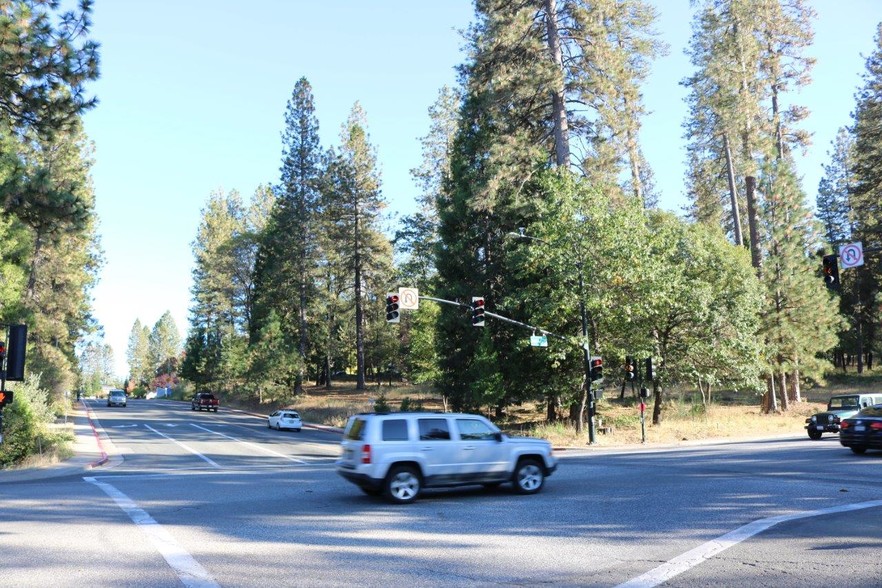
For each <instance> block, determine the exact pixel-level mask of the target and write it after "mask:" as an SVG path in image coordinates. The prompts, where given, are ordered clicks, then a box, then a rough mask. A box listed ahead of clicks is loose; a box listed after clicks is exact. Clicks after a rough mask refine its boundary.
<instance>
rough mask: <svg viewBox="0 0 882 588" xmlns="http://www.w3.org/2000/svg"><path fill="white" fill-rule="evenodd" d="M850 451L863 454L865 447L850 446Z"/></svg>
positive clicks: (865, 450)
mask: <svg viewBox="0 0 882 588" xmlns="http://www.w3.org/2000/svg"><path fill="white" fill-rule="evenodd" d="M851 450H852V452H854V453H857V454H858V455H863V454H865V453H866V452H867V448H866V447H852V448H851Z"/></svg>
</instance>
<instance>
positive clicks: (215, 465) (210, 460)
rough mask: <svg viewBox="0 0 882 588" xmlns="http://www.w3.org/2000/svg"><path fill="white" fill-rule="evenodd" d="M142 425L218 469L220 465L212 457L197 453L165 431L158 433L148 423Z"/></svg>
mask: <svg viewBox="0 0 882 588" xmlns="http://www.w3.org/2000/svg"><path fill="white" fill-rule="evenodd" d="M144 426H145V427H147V428H148V429H150V430H151V431H153V432H154V433H156V434H157V435H160V436H162V437H165V438H166V439H168V440H169V441H171V442H172V443H174V444H176V445H177V446H179V447H183V448H184V449H186V450H187V451H189V452H190V453H192V454H193V455H195V456H196V457H199V458H201V459H204V460H205V461H206V462H207V463H209V464H211V465H213V466H214V467H216V468H217V469H220V466H219V465H217V463H215V462H214V461H212V459H211V458H210V457H208V456H207V455H202V454H201V453H199V452H198V451H196V450H195V449H193V448H191V447H187V446H186V445H184V444H183V443H181V442H180V441H178V440H177V439H174V438H172V437H169V436H168V435H166V434H165V433H160V432H159V431H157V430H156V429H154V428H153V427H151V426H150V425H144Z"/></svg>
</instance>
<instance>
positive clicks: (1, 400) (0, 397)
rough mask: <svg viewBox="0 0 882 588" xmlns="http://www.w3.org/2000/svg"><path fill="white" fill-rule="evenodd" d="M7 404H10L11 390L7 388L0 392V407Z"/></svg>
mask: <svg viewBox="0 0 882 588" xmlns="http://www.w3.org/2000/svg"><path fill="white" fill-rule="evenodd" d="M7 404H12V392H10V391H9V390H4V391H2V392H0V408H2V407H4V406H6V405H7Z"/></svg>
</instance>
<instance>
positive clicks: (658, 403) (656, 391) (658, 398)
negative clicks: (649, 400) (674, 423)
mask: <svg viewBox="0 0 882 588" xmlns="http://www.w3.org/2000/svg"><path fill="white" fill-rule="evenodd" d="M652 396H653V404H652V424H653V425H660V424H661V411H662V389H661V387H660V386H659V385H658V382H656V381H653V382H652Z"/></svg>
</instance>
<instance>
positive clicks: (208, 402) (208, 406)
mask: <svg viewBox="0 0 882 588" xmlns="http://www.w3.org/2000/svg"><path fill="white" fill-rule="evenodd" d="M219 404H220V403H219V402H218V401H217V397H215V395H214V394H212V393H211V392H198V393H197V394H195V395H194V396H193V400H192V401H191V402H190V410H213V411H214V412H217V407H218V405H219Z"/></svg>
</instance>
